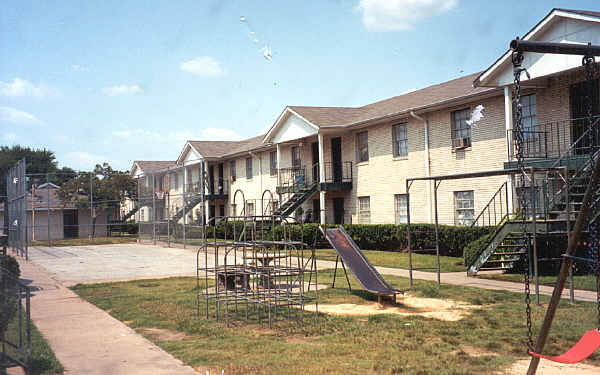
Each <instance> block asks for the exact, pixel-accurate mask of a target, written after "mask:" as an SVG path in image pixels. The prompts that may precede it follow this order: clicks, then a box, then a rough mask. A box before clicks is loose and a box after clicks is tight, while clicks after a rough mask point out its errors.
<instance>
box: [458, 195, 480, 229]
mask: <svg viewBox="0 0 600 375" xmlns="http://www.w3.org/2000/svg"><path fill="white" fill-rule="evenodd" d="M474 197H475V194H474V193H473V190H468V191H455V192H454V211H455V214H454V224H456V225H471V224H473V220H474V219H475V202H474V200H475V198H474Z"/></svg>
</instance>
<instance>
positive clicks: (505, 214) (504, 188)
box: [470, 181, 510, 228]
mask: <svg viewBox="0 0 600 375" xmlns="http://www.w3.org/2000/svg"><path fill="white" fill-rule="evenodd" d="M502 191H504V200H505V202H504V203H505V204H506V207H505V208H506V210H505V211H504V210H502V207H503V202H500V221H499V222H498V221H497V217H498V216H497V215H496V212H494V226H497V225H499V224H501V223H502V222H503V221H504V219H505V218H506V217H508V216H509V215H510V211H509V206H508V182H507V181H504V183H503V184H502V185H500V188H498V190H496V192H495V193H494V195H492V197H491V198H490V200H489V202H488V203H487V204H486V205H485V206H484V207H483V209H482V210H481V211H480V212H479V215H477V217H476V218H475V219H474V220H473V222H472V223H471V226H470V227H471V228H473V227H475V226H476V224H477V223H478V222H479V219H480V218H482V217H483V220H484V224H485V212H487V211H490V213H488V223H489V224H490V225H488V226H491V222H490V221H489V220H490V218H491V207H492V204H493V207H494V211H495V209H496V204H495V202H496V198H497V197H498V196H499V197H500V198H499V199H500V200H502ZM480 226H485V225H480Z"/></svg>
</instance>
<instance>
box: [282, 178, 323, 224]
mask: <svg viewBox="0 0 600 375" xmlns="http://www.w3.org/2000/svg"><path fill="white" fill-rule="evenodd" d="M317 185H318V184H316V183H313V184H312V185H308V186H306V187H303V188H301V189H300V190H298V191H297V192H295V193H294V194H293V195H292V196H291V197H290V198H289V199H288V200H287V201H285V202H284V203H283V204H282V205H281V206H279V208H277V209H276V210H275V212H274V213H273V215H275V216H280V217H288V216H290V215H291V214H292V213H294V211H296V209H297V208H298V207H300V206H301V205H302V204H303V203H304V202H306V201H307V200H309V199H310V198H311V197H312V196H313V195H314V194H315V193H316V192H317V190H318V186H317Z"/></svg>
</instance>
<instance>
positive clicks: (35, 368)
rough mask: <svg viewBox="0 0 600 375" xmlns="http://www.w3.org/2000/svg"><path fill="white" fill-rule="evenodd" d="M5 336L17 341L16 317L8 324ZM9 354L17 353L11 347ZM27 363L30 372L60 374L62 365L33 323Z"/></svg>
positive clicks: (14, 355)
mask: <svg viewBox="0 0 600 375" xmlns="http://www.w3.org/2000/svg"><path fill="white" fill-rule="evenodd" d="M6 337H7V338H8V339H9V340H10V341H11V342H13V343H16V342H18V341H19V339H18V337H19V330H18V317H17V316H15V318H14V319H13V320H12V322H11V323H10V324H9V325H8V330H7V333H6ZM8 352H9V355H11V356H13V358H14V357H16V356H17V353H16V352H15V351H14V349H13V348H10V349H9V351H8ZM29 365H30V368H31V374H33V375H36V374H62V372H63V370H64V369H63V366H62V365H61V364H60V362H59V361H58V359H56V356H55V355H54V352H53V351H52V348H50V345H48V342H47V341H46V339H45V338H44V336H42V334H41V333H40V332H39V331H38V330H37V328H35V325H33V324H32V325H31V357H30V359H29Z"/></svg>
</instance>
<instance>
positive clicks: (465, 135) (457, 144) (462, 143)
mask: <svg viewBox="0 0 600 375" xmlns="http://www.w3.org/2000/svg"><path fill="white" fill-rule="evenodd" d="M451 116H452V124H451V126H452V148H454V149H456V148H465V147H471V125H469V124H468V123H467V120H468V119H469V118H470V117H471V110H470V109H469V108H466V109H461V110H459V111H454V112H452V113H451Z"/></svg>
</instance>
